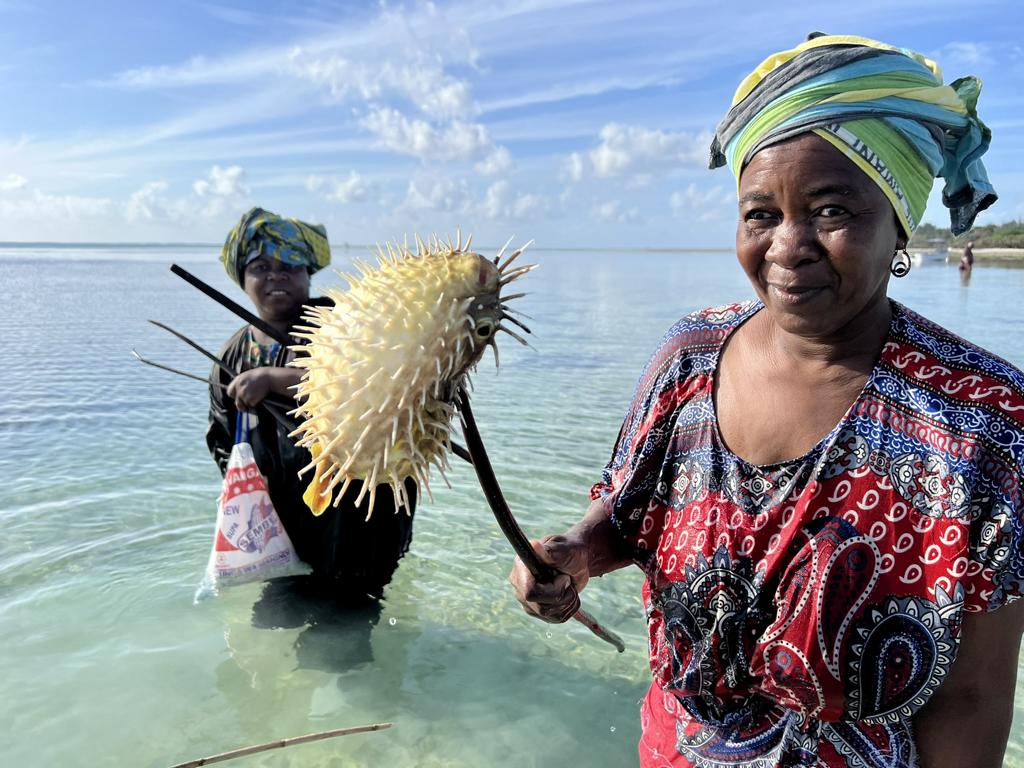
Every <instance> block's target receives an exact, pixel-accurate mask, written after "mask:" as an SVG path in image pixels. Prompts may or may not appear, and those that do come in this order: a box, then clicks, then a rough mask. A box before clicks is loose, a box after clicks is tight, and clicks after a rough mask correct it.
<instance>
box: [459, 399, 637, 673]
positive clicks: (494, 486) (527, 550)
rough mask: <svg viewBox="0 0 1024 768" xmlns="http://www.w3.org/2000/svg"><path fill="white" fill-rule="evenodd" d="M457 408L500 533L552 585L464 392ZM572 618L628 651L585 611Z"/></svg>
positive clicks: (549, 571) (536, 575) (552, 573)
mask: <svg viewBox="0 0 1024 768" xmlns="http://www.w3.org/2000/svg"><path fill="white" fill-rule="evenodd" d="M458 406H459V418H460V419H461V420H462V436H463V437H464V438H466V447H467V448H468V449H469V455H470V457H471V458H472V460H473V468H474V469H475V470H476V476H477V479H478V480H479V481H480V487H481V489H483V492H484V496H485V497H486V498H487V503H488V504H489V505H490V507H491V511H492V512H493V513H494V518H495V519H496V520H497V521H498V526H499V527H500V528H501V532H502V533H504V534H505V538H506V539H508V543H509V544H511V545H512V549H514V550H515V551H516V554H517V555H519V559H520V560H522V561H523V565H525V566H526V567H527V569H528V570H529V571H530V573H532V574H533V577H534V578H535V579H537V580H538V581H542V582H545V581H551V580H552V579H554V578H555V576H557V575H558V573H557V572H556V571H555V569H554V568H552V567H551V566H550V565H548V564H547V563H544V562H542V561H541V559H540V558H539V557H537V553H536V552H534V551H533V547H532V546H531V545H530V541H529V539H527V538H526V534H524V533H523V529H522V528H520V527H519V523H518V522H517V521H516V519H515V517H513V516H512V510H511V509H509V506H508V502H506V501H505V495H504V494H503V493H502V492H501V486H500V485H498V477H497V475H495V474H494V468H493V467H492V466H491V460H490V459H489V458H488V456H487V450H486V449H485V448H484V443H483V439H482V438H481V437H480V430H479V429H477V426H476V419H474V418H473V409H472V408H471V407H470V405H469V396H468V395H467V394H466V390H464V389H460V390H459V394H458ZM573 618H574V619H576V621H578V622H580V623H581V624H583V625H585V626H586V627H587V629H589V630H590V631H591V632H593V633H594V634H595V635H597V636H598V637H600V638H601V639H602V640H604V641H605V642H606V643H608V644H609V645H612V646H614V647H615V650H617V651H618V652H619V653H622V652H623V651H624V650H626V644H625V643H623V642H622V638H620V637H619V636H618V635H616V634H615V633H614V632H612V631H611V630H609V629H606V628H605V627H603V626H601V624H600V623H599V622H598V621H597V620H596V619H594V617H593V616H591V615H590V614H588V613H587V612H586V611H584V610H583V609H582V608H579V609H577V611H576V613H574V614H573Z"/></svg>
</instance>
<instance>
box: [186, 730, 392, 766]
mask: <svg viewBox="0 0 1024 768" xmlns="http://www.w3.org/2000/svg"><path fill="white" fill-rule="evenodd" d="M390 727H391V723H374V724H373V725H357V726H353V727H351V728H335V729H334V730H331V731H321V732H320V733H307V734H306V735H305V736H293V737H291V738H289V739H278V740H277V741H268V742H267V743H266V744H255V745H253V746H251V747H242V748H241V749H233V750H231V751H230V752H221V753H220V754H219V755H210V756H209V757H200V758H199V759H198V760H189V761H188V762H185V763H178V764H177V765H172V766H171V768H199V766H201V765H212V764H213V763H222V762H224V761H225V760H233V759H235V758H236V757H244V756H245V755H255V754H256V753H257V752H267V751H269V750H271V749H281V748H283V747H291V746H294V745H295V744H305V743H307V742H310V741H323V740H324V739H333V738H334V737H335V736H348V735H349V734H352V733H368V732H370V731H383V730H384V729H386V728H390Z"/></svg>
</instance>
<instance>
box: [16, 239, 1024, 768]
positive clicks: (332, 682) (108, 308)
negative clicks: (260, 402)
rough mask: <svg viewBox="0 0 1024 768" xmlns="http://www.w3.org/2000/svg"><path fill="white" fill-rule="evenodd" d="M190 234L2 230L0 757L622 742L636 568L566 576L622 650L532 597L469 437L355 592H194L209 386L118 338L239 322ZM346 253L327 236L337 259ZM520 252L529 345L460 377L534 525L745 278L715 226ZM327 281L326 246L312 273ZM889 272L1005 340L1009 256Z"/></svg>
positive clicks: (1012, 757)
mask: <svg viewBox="0 0 1024 768" xmlns="http://www.w3.org/2000/svg"><path fill="white" fill-rule="evenodd" d="M214 250H215V249H203V248H184V247H177V248H77V249H76V248H67V247H62V248H49V249H48V248H40V247H36V248H25V247H17V248H14V247H7V248H4V247H0V270H2V272H3V275H4V279H3V284H4V292H3V295H4V298H3V299H2V301H0V338H2V339H3V340H4V347H3V349H4V353H5V357H6V360H5V362H4V364H3V366H2V374H0V375H2V378H3V392H4V397H3V398H2V399H0V472H2V473H3V476H4V478H5V483H4V484H3V486H2V487H0V526H2V530H3V535H2V536H0V644H2V646H3V648H4V653H3V657H2V658H3V662H2V668H0V669H2V675H0V722H3V723H5V724H7V728H6V729H5V730H6V733H7V738H6V739H5V742H6V743H5V746H4V748H3V750H2V751H3V753H4V759H3V764H4V765H10V766H33V767H35V766H40V767H43V766H152V767H154V768H156V767H158V766H169V765H172V764H174V763H178V762H183V761H185V760H188V759H192V758H198V757H201V756H204V755H210V754H213V753H216V752H221V751H224V750H227V749H232V748H235V747H239V746H243V745H247V744H254V743H258V742H264V741H270V740H273V739H279V738H284V737H288V736H295V735H299V734H303V733H308V732H312V731H319V730H326V729H329V728H337V727H344V726H349V725H359V724H365V723H376V722H385V721H387V722H393V723H394V727H393V728H391V729H389V730H386V731H382V732H378V733H370V734H362V735H355V736H346V737H342V738H340V739H335V740H332V741H326V742H321V743H315V744H308V745H302V746H296V747H292V748H289V749H285V750H279V751H274V752H267V753H264V754H262V755H256V756H252V757H248V758H243V759H240V760H237V761H235V762H233V763H229V765H238V766H240V767H241V766H267V767H270V766H273V767H274V768H283V767H284V766H303V767H307V766H309V767H318V766H324V767H330V768H336V767H337V768H340V767H341V766H346V767H347V766H383V765H388V766H407V765H408V766H429V767H433V766H436V767H438V768H440V767H441V766H445V767H449V766H450V767H455V766H563V765H570V764H572V765H586V766H593V767H595V768H603V767H604V766H608V767H610V766H624V765H631V764H635V763H636V757H635V755H636V752H635V749H636V747H635V745H636V741H637V738H638V736H639V725H638V716H637V710H638V707H637V702H638V700H639V699H640V698H641V696H642V695H643V693H644V691H645V689H646V681H647V680H648V672H647V669H646V661H645V659H646V656H645V647H644V646H645V640H644V623H643V620H642V609H641V605H640V597H639V591H640V584H641V577H640V573H639V571H636V570H634V569H629V570H625V571H620V572H618V573H615V574H611V575H609V576H606V577H604V578H602V579H599V580H595V581H594V582H592V583H591V586H590V587H589V588H588V589H587V591H586V593H585V595H584V605H585V607H587V608H588V609H589V610H590V611H591V613H593V614H594V615H595V616H596V617H597V618H598V619H599V620H601V621H602V622H603V623H605V624H606V625H607V626H609V627H611V628H614V629H615V630H616V631H617V632H618V633H619V634H621V635H622V636H623V638H624V639H625V641H626V644H627V646H628V647H627V651H626V653H624V654H616V653H615V652H614V650H612V649H611V648H610V647H609V646H606V645H605V644H603V643H601V642H600V641H599V640H597V639H596V638H594V637H593V636H591V635H590V634H589V632H587V630H585V629H584V628H582V627H581V626H580V625H574V624H573V625H566V626H548V625H545V624H541V623H540V622H536V621H532V620H530V619H529V618H528V617H526V616H525V615H524V614H523V613H522V612H521V611H520V609H519V607H518V605H517V604H516V602H515V600H514V598H513V596H512V593H511V590H510V588H509V587H508V585H507V584H506V581H505V579H506V576H507V573H508V569H509V567H510V564H511V559H512V557H511V554H510V550H509V547H508V545H507V544H506V543H505V541H504V539H503V538H502V537H501V535H500V533H499V531H498V529H497V526H496V524H495V523H494V520H493V518H492V517H491V514H490V511H489V510H488V508H487V506H486V503H485V501H484V499H483V496H482V494H481V493H480V490H479V487H478V486H477V485H476V480H475V476H474V475H473V473H472V471H471V470H470V468H469V467H468V466H466V465H454V466H453V471H452V472H451V473H450V475H449V477H450V480H451V485H452V487H451V488H450V489H448V488H446V487H444V485H443V483H441V482H436V483H434V484H433V485H434V495H435V500H434V502H433V503H431V502H429V501H425V502H424V503H423V504H422V506H421V507H420V509H419V510H418V512H417V517H416V524H415V533H414V539H413V545H412V550H411V552H410V553H409V555H407V556H406V558H405V559H404V560H403V561H402V564H401V566H400V568H399V570H398V573H397V575H396V577H395V579H394V581H393V582H392V583H391V585H390V587H389V588H388V590H387V593H386V599H385V602H384V604H383V608H382V611H381V613H380V616H379V617H375V616H371V615H366V614H362V615H353V614H350V615H338V614H332V615H319V616H317V617H316V618H317V621H316V622H315V623H313V624H310V622H309V616H308V615H306V613H305V612H302V611H298V610H296V606H295V605H294V604H291V603H287V602H285V603H282V602H281V601H278V602H272V601H270V600H269V599H261V591H262V587H261V586H260V585H247V586H242V587H236V588H233V589H229V590H225V591H224V592H223V593H222V595H221V597H219V598H217V599H215V600H210V601H207V602H204V603H201V604H199V605H193V603H192V596H193V594H194V592H195V588H196V586H197V584H198V583H199V581H200V578H201V576H202V572H203V569H204V567H205V564H206V559H207V556H208V554H209V548H210V544H211V540H212V526H213V522H214V517H215V499H216V496H217V494H218V492H219V475H218V473H217V471H216V468H215V467H214V465H213V462H212V461H211V460H210V459H209V456H208V454H207V452H206V448H205V444H204V442H203V434H204V431H205V427H206V399H205V398H206V395H205V388H204V386H203V385H202V384H200V383H198V382H191V381H188V380H185V379H180V378H178V377H175V376H172V375H170V374H167V373H164V372H162V371H157V370H154V369H151V368H147V367H144V366H142V365H140V364H138V363H137V362H135V361H134V360H133V359H132V358H131V356H130V351H131V349H132V348H137V349H138V350H139V352H140V353H141V354H143V355H145V356H147V357H150V358H152V359H155V360H158V361H160V362H163V363H166V364H168V365H173V366H175V367H179V368H183V369H186V370H190V371H193V372H195V373H199V374H203V375H205V373H206V371H207V368H208V366H207V364H206V362H205V360H204V359H203V358H202V357H201V356H200V355H198V353H196V352H194V351H192V350H191V349H189V348H188V347H186V346H185V345H183V344H181V343H180V342H178V341H177V340H175V339H174V338H172V337H171V336H169V335H167V334H164V333H163V332H161V331H159V330H158V329H156V328H154V327H152V326H150V325H148V324H147V323H146V322H145V321H146V320H147V319H148V318H153V319H157V320H162V321H164V322H167V323H169V324H170V325H172V326H173V327H175V328H177V329H178V330H180V331H182V332H184V333H186V334H188V335H190V336H192V337H193V338H194V339H196V340H197V341H199V342H200V343H202V344H204V345H205V346H207V347H209V348H213V349H217V348H218V347H219V345H220V344H221V342H222V341H223V340H224V339H225V338H226V337H227V336H228V335H229V334H230V333H231V332H232V331H233V330H234V329H235V328H236V327H238V325H239V322H238V321H237V320H236V319H235V318H234V317H233V316H232V315H230V314H229V313H228V312H227V311H226V310H224V309H222V308H220V307H219V306H218V305H216V304H214V303H213V302H212V301H210V300H209V299H207V298H206V297H204V296H203V295H201V294H200V293H199V292H198V291H196V290H195V289H193V288H191V287H189V286H188V285H186V284H185V283H184V282H183V281H181V280H179V279H178V278H176V277H174V276H173V275H172V274H171V273H170V272H169V271H168V269H167V266H168V265H169V264H170V263H171V262H172V261H176V262H178V263H181V264H182V265H183V266H185V267H186V268H187V269H189V270H191V271H193V272H195V273H196V274H198V275H199V276H200V277H202V278H203V279H205V280H207V281H208V282H210V283H212V284H214V285H215V286H217V287H219V288H220V289H221V290H223V291H225V292H227V293H229V294H230V295H233V296H235V297H236V298H238V299H239V300H240V301H241V300H243V297H242V296H241V293H240V292H239V291H238V290H237V288H235V287H234V286H233V285H232V284H230V283H229V282H228V280H227V278H226V277H225V276H224V275H223V272H221V270H220V267H219V265H218V264H217V263H216V261H215V253H214ZM363 255H364V254H363V253H362V252H340V253H339V254H337V255H336V262H337V266H339V267H340V268H345V266H346V264H347V262H348V260H349V259H350V258H351V257H352V256H359V257H362V256H363ZM532 256H533V258H532V261H534V262H538V263H540V264H541V265H542V267H541V269H539V270H537V271H536V272H534V273H531V274H530V275H529V276H528V277H527V278H526V279H525V280H523V281H522V282H521V283H520V284H521V285H522V288H523V290H526V291H528V292H529V295H528V296H527V297H526V298H525V299H522V300H520V301H519V302H517V304H518V307H519V308H520V309H522V310H523V311H524V312H526V313H528V314H530V315H532V316H533V318H534V319H533V321H532V322H530V325H531V326H532V327H533V330H534V332H535V338H534V341H533V343H534V346H535V349H533V350H526V349H523V348H521V347H519V346H518V345H517V344H516V343H515V342H514V341H512V340H511V339H509V338H505V339H504V340H503V345H502V349H501V355H502V364H501V369H500V371H499V372H497V373H496V372H495V370H494V368H493V362H492V361H491V359H490V358H485V360H484V362H483V363H482V364H481V366H480V370H479V371H478V372H477V374H476V375H475V377H474V384H475V394H474V405H475V412H476V416H477V420H478V421H479V423H480V428H481V432H482V434H483V437H484V440H485V442H486V444H487V446H488V449H489V452H490V453H491V458H492V461H493V462H494V465H495V470H496V472H497V474H498V477H499V479H500V481H501V483H502V486H503V488H504V490H505V492H506V495H507V497H508V501H509V504H510V506H511V508H512V509H513V511H514V512H515V513H516V515H517V517H518V518H519V520H520V522H521V524H522V526H523V527H524V529H525V530H526V531H527V533H528V534H530V535H533V536H539V535H542V534H544V533H549V532H557V531H559V530H562V529H563V528H565V527H567V526H568V525H569V524H571V523H572V522H573V521H574V520H575V519H576V518H577V517H578V516H579V514H580V513H581V512H582V510H583V509H584V508H585V507H586V505H587V491H588V489H589V486H590V485H591V484H592V483H593V482H595V481H596V480H597V479H598V478H599V475H600V469H601V467H602V466H603V464H604V462H605V461H606V460H607V457H608V454H609V452H610V450H611V446H612V443H613V441H614V439H615V435H616V432H617V430H618V426H619V421H620V420H621V418H622V415H623V412H624V409H625V406H626V404H627V402H628V400H629V397H630V395H631V393H632V389H633V386H634V384H635V381H636V377H637V376H638V375H639V372H640V370H641V368H642V366H643V364H644V363H645V361H646V359H647V356H648V355H649V354H650V353H651V351H652V350H653V349H654V347H655V345H656V344H657V342H658V339H659V338H660V337H661V335H662V334H663V333H664V331H665V330H666V329H667V328H668V327H669V326H670V325H671V324H672V322H674V321H675V320H676V319H677V318H678V317H679V316H681V315H682V314H684V313H686V312H688V311H690V310H693V309H697V308H699V307H701V306H710V305H714V304H719V303H724V302H727V301H733V300H739V299H745V298H748V297H749V296H750V295H751V293H750V288H749V285H748V284H747V282H746V280H745V278H744V277H743V275H742V274H741V272H740V270H739V268H738V266H737V265H736V263H735V261H734V259H733V258H732V257H731V256H730V255H729V254H725V253H643V254H639V253H637V254H631V253H621V254H618V253H590V252H582V251H580V252H544V251H536V252H534V253H533V254H532ZM339 283H340V280H339V279H338V278H337V277H336V276H335V275H333V274H332V273H330V272H329V271H328V274H326V275H324V274H321V275H319V276H318V277H317V279H316V280H315V281H314V287H317V286H324V285H336V284H339ZM891 295H893V297H894V298H897V299H898V300H901V301H903V302H904V303H906V304H908V305H909V306H910V307H911V308H913V309H915V310H918V311H920V312H921V313H922V314H924V315H926V316H927V317H929V318H931V319H933V320H935V321H937V322H939V323H940V324H943V325H945V326H946V327H948V328H950V329H951V330H954V331H956V332H958V333H960V334H962V335H964V336H966V337H967V338H969V339H971V340H972V341H975V342H977V343H980V344H982V345H983V346H985V347H987V348H988V349H990V350H991V351H993V352H995V353H997V354H1000V355H1002V356H1004V357H1006V358H1008V359H1009V360H1011V361H1012V362H1014V363H1015V364H1017V365H1018V366H1024V348H1022V347H1021V346H1020V329H1021V325H1020V321H1019V317H1020V310H1019V302H1020V296H1022V295H1024V270H1015V269H1008V268H1003V267H985V266H979V267H977V268H976V269H975V271H974V275H973V276H972V279H971V282H970V285H969V286H962V285H961V284H960V282H959V280H958V275H957V271H956V269H955V267H950V266H946V265H934V266H933V265H929V264H926V265H923V266H920V267H917V268H915V270H914V271H913V272H912V273H911V275H910V276H909V277H908V278H906V279H905V280H902V281H894V285H893V288H892V290H891ZM254 605H255V606H256V614H257V619H256V620H255V621H254ZM268 617H269V618H268ZM267 623H272V624H276V625H278V626H279V627H281V628H276V629H263V628H260V626H262V625H265V624H267ZM1022 683H1024V681H1022ZM1022 683H1019V684H1018V688H1020V687H1021V685H1022ZM1016 715H1017V716H1016V718H1015V723H1014V728H1013V732H1012V735H1011V744H1010V749H1009V751H1008V756H1007V764H1008V765H1016V766H1024V692H1020V695H1018V698H1017V709H1016Z"/></svg>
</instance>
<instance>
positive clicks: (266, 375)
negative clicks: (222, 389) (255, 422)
mask: <svg viewBox="0 0 1024 768" xmlns="http://www.w3.org/2000/svg"><path fill="white" fill-rule="evenodd" d="M301 378H302V371H301V370H299V369H298V368H276V367H267V368H253V369H252V370H251V371H242V372H241V373H240V374H238V375H237V376H235V378H233V379H232V380H231V383H230V384H228V390H227V392H228V397H232V398H234V400H235V407H236V408H238V410H240V411H251V410H252V409H253V408H255V407H256V406H257V405H259V404H260V403H262V402H263V400H264V398H266V396H267V395H269V394H271V393H273V394H276V395H283V396H285V397H294V391H293V387H294V386H295V385H296V384H298V383H299V379H301Z"/></svg>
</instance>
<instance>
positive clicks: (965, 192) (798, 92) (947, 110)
mask: <svg viewBox="0 0 1024 768" xmlns="http://www.w3.org/2000/svg"><path fill="white" fill-rule="evenodd" d="M980 92H981V81H980V80H978V79H977V78H975V77H963V78H960V79H959V80H954V81H953V82H952V83H950V84H949V85H943V84H942V72H941V71H940V70H939V67H938V65H936V64H935V63H934V62H933V61H929V60H928V59H926V58H925V57H923V56H921V55H920V54H917V53H914V52H913V51H908V50H906V49H903V48H894V47H892V46H889V45H886V44H884V43H879V42H876V41H874V40H868V39H867V38H864V37H855V36H851V35H812V36H811V38H810V39H809V40H808V41H807V42H805V43H803V44H802V45H799V46H797V47H796V48H794V49H792V50H789V51H781V52H779V53H776V54H774V55H772V56H769V57H768V58H767V59H765V60H764V61H763V62H762V63H761V65H760V66H758V68H757V69H755V70H754V71H753V72H752V73H751V74H750V75H748V76H747V78H746V79H745V80H744V81H743V82H742V83H740V86H739V88H738V89H737V90H736V95H735V96H734V97H733V101H732V108H731V109H730V110H729V113H728V114H727V115H726V116H725V119H724V120H722V122H721V123H720V124H719V126H718V130H717V131H716V132H715V138H714V141H713V142H712V144H711V163H710V166H711V168H718V167H720V166H723V165H725V164H727V163H728V165H729V167H730V168H731V169H732V171H733V173H734V174H735V175H736V179H737V182H738V181H739V177H740V173H741V172H742V170H743V168H744V166H746V164H747V163H748V162H749V161H750V159H751V158H752V157H753V156H754V154H755V153H756V152H758V151H759V150H761V149H763V148H764V147H766V146H768V145H770V144H775V143H777V142H780V141H784V140H785V139H789V138H792V137H793V136H797V135H799V134H802V133H808V132H811V133H815V134H817V135H818V136H820V137H821V138H823V139H824V140H825V141H827V142H829V143H830V144H832V145H833V146H834V147H836V148H837V149H838V150H839V151H841V152H842V153H843V154H844V155H846V156H847V157H848V158H849V159H850V160H851V161H853V163H854V164H856V165H857V166H858V167H859V168H860V169H861V170H862V171H864V173H866V174H867V175H868V176H869V177H870V178H871V179H872V181H874V182H875V183H876V184H877V185H878V186H879V187H880V188H881V190H882V192H884V193H885V195H886V197H887V198H888V199H889V202H890V203H891V204H892V206H893V208H894V209H895V211H896V215H897V217H898V218H899V220H900V222H901V223H902V224H903V228H904V230H905V231H906V234H907V235H910V234H912V233H913V231H914V230H915V229H916V228H917V225H918V224H919V223H920V222H921V215H922V214H923V213H924V209H925V206H926V205H927V203H928V195H929V193H930V192H931V188H932V183H933V181H934V179H935V178H936V177H938V176H941V177H942V178H944V179H945V180H946V184H945V188H944V189H943V194H942V202H943V203H944V204H945V205H946V207H947V208H949V209H950V228H951V229H952V231H953V233H954V234H956V235H959V234H961V233H963V232H966V231H967V230H968V229H970V228H971V225H972V224H973V223H974V217H975V216H977V214H978V212H979V211H982V210H984V209H985V208H988V207H989V206H990V205H992V203H994V202H995V201H996V193H995V190H994V189H993V188H992V185H991V184H990V183H989V181H988V174H987V173H986V172H985V166H984V164H983V163H982V162H981V156H982V155H983V154H985V152H986V150H988V146H989V141H990V140H991V136H992V134H991V131H989V129H988V128H987V127H986V126H985V124H984V123H982V122H981V120H980V119H979V118H978V114H977V111H976V108H977V102H978V94H979V93H980Z"/></svg>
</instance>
